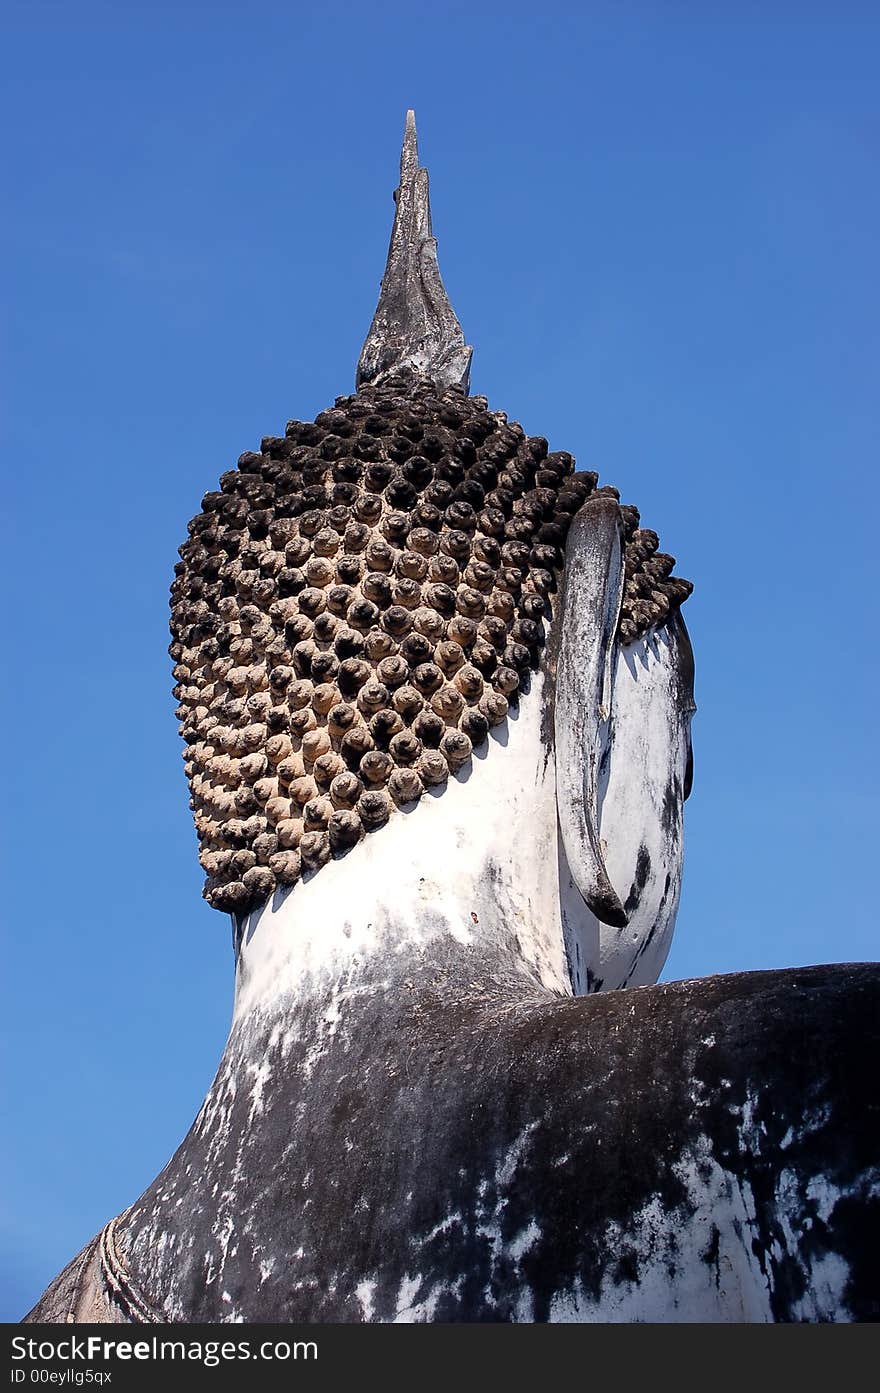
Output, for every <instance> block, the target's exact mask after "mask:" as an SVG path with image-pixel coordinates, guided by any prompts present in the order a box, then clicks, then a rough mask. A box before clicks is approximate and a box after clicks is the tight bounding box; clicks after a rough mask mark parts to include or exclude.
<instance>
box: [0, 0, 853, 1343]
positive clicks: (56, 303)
mask: <svg viewBox="0 0 880 1393" xmlns="http://www.w3.org/2000/svg"><path fill="white" fill-rule="evenodd" d="M4 9H5V22H4V27H5V31H6V32H5V36H4V48H5V64H4V80H3V83H2V87H0V107H2V124H3V131H4V135H5V139H4V141H3V146H4V149H3V193H4V196H5V204H6V214H5V218H4V221H3V227H2V231H0V238H2V263H0V264H2V268H3V281H4V302H5V305H4V308H5V314H4V350H3V353H4V363H3V367H4V373H3V380H4V383H5V386H4V404H3V407H4V409H3V439H4V449H3V457H4V460H5V463H6V466H7V467H6V482H5V490H4V491H5V501H6V504H7V505H8V506H7V508H6V509H5V510H4V511H5V512H6V517H7V521H6V524H5V538H4V543H3V548H2V563H3V566H4V568H5V572H6V575H5V581H4V594H5V597H6V599H5V606H4V610H5V614H4V622H3V648H4V657H5V668H6V674H7V676H6V680H5V682H4V684H3V691H2V700H3V702H4V705H5V714H4V725H3V729H4V731H5V739H4V758H3V767H4V774H5V781H4V782H5V790H6V791H5V796H4V798H3V804H2V816H3V850H4V857H5V862H6V866H5V879H4V884H5V889H4V894H3V915H4V920H5V924H4V944H5V946H4V959H5V974H4V975H5V984H4V1003H3V1007H2V1010H3V1017H2V1019H3V1032H2V1033H3V1045H4V1056H5V1064H4V1070H3V1073H4V1088H5V1090H6V1098H5V1103H4V1111H3V1117H4V1121H5V1132H6V1136H5V1138H4V1146H3V1155H2V1175H0V1181H2V1183H0V1195H2V1201H0V1203H2V1211H0V1218H2V1286H0V1316H5V1318H6V1319H17V1318H19V1317H20V1316H21V1315H22V1314H23V1313H24V1312H25V1310H27V1309H28V1308H29V1306H30V1305H31V1304H32V1303H33V1302H34V1300H35V1299H36V1298H37V1296H38V1295H39V1294H40V1292H41V1290H42V1289H43V1287H44V1286H45V1284H46V1283H47V1282H48V1280H49V1279H50V1278H51V1277H52V1276H53V1275H54V1274H55V1272H56V1271H57V1270H58V1269H59V1268H60V1267H61V1266H62V1265H63V1264H64V1263H65V1262H67V1261H68V1259H69V1258H70V1257H72V1256H73V1254H74V1253H75V1252H76V1251H77V1250H78V1249H79V1248H80V1247H81V1245H82V1244H83V1243H84V1242H85V1241H86V1240H87V1239H88V1238H89V1237H90V1236H91V1235H92V1234H93V1233H94V1232H95V1231H97V1229H99V1228H100V1227H101V1225H102V1224H103V1223H104V1222H105V1221H106V1220H107V1219H108V1218H109V1217H110V1216H111V1215H113V1214H114V1213H116V1212H118V1211H119V1210H121V1209H123V1208H124V1207H125V1206H126V1205H128V1204H129V1203H131V1201H132V1200H134V1199H135V1198H136V1196H137V1195H138V1194H139V1193H140V1191H141V1190H142V1189H143V1188H144V1186H145V1185H146V1184H147V1183H148V1182H149V1181H150V1180H151V1179H152V1178H153V1176H154V1175H155V1174H156V1173H157V1171H158V1170H159V1169H160V1168H161V1167H162V1165H164V1163H165V1161H166V1160H167V1159H168V1157H169V1156H170V1154H171V1152H172V1151H173V1150H174V1148H175V1147H176V1145H177V1143H178V1142H179V1140H180V1139H181V1138H182V1137H183V1135H184V1133H185V1132H186V1130H187V1128H188V1127H189V1125H190V1122H191V1121H192V1118H193V1116H194V1115H195V1112H196V1110H197V1108H198V1106H199V1104H200V1102H201V1100H202V1097H203V1095H204V1093H205V1090H206V1088H207V1086H208V1085H209V1083H210V1080H211V1077H212V1074H213V1070H214V1067H215V1065H216V1063H217V1061H218V1059H219V1056H220V1053H221V1051H222V1046H223V1041H224V1038H225V1034H226V1030H227V1027H228V1021H229V1014H230V1006H231V990H232V956H231V947H230V932H229V923H228V920H227V919H225V918H224V917H222V916H221V915H219V914H217V913H215V912H213V911H211V910H209V909H208V908H207V907H206V906H205V905H204V903H203V902H202V900H201V899H200V887H201V880H202V877H201V872H200V870H199V867H198V864H197V861H196V843H195V834H194V831H193V829H192V824H191V820H190V814H189V811H188V808H187V791H186V787H185V781H184V776H183V770H182V763H181V759H180V754H179V742H178V737H177V734H176V723H175V719H174V714H173V712H174V705H175V703H174V701H173V699H172V697H171V694H170V688H171V676H170V661H169V659H168V658H167V654H166V649H167V644H168V633H167V589H168V585H169V582H170V580H171V575H172V567H173V565H174V562H175V560H176V548H177V546H178V544H179V543H180V541H181V540H182V539H183V537H184V535H185V527H186V523H187V520H188V519H189V518H190V517H191V516H192V514H193V513H194V512H195V511H197V509H198V506H199V501H200V498H201V495H202V493H203V492H205V491H206V490H207V489H210V488H213V487H215V484H216V480H217V478H218V476H219V474H220V473H221V472H222V471H223V470H224V469H227V468H229V467H230V466H231V465H233V464H234V462H235V460H236V459H237V457H238V455H239V453H240V452H241V451H242V450H245V449H252V448H254V447H255V446H256V447H257V448H258V445H259V440H260V437H261V436H262V435H265V434H274V433H278V432H283V430H284V425H285V422H286V421H287V420H288V418H290V417H293V416H297V417H300V418H306V419H307V418H310V417H312V416H314V415H315V413H316V412H318V411H320V410H322V409H323V408H324V407H326V406H327V405H329V404H331V403H332V400H333V398H334V396H336V395H337V394H338V393H340V392H345V391H349V390H351V388H352V384H353V378H354V369H355V363H356V360H357V356H358V353H359V350H360V346H361V342H362V340H363V337H364V335H365V333H366V330H367V327H368V325H369V322H370V318H371V315H372V312H373V308H374V305H375V300H376V296H377V292H378V287H379V280H380V278H381V273H382V269H383V266H384V259H385V253H386V250H387V243H388V235H389V230H390V226H391V218H392V213H393V205H392V200H391V192H392V189H393V188H394V186H395V184H396V182H397V160H398V154H399V145H400V138H401V134H402V129H403V119H404V112H405V109H406V107H407V106H410V105H411V106H414V107H415V108H416V112H417V117H418V123H419V132H420V138H421V152H422V159H423V163H426V164H427V166H428V168H429V169H430V172H431V180H432V186H431V187H432V199H433V208H434V224H435V232H436V233H437V234H438V237H439V243H440V262H441V267H442V270H443V275H444V278H445V281H446V285H447V287H448V290H449V293H450V296H451V298H452V301H453V303H454V305H455V308H456V310H457V312H458V314H459V317H460V318H461V320H462V324H463V326H464V329H465V333H466V335H467V337H468V341H469V342H470V343H472V344H474V345H476V354H475V358H474V367H473V390H474V391H476V392H482V393H485V394H486V395H487V396H488V397H489V399H490V402H491V404H492V405H493V406H494V407H495V408H496V409H503V410H506V411H507V412H508V413H509V414H510V415H511V416H512V417H514V418H516V419H518V420H520V421H521V422H522V424H523V425H524V427H525V428H526V430H527V431H530V432H532V433H538V434H544V435H547V436H548V437H549V438H550V440H551V446H552V447H553V448H558V449H567V450H570V451H572V452H573V453H575V454H576V455H577V458H578V463H579V466H580V467H581V468H595V469H598V470H599V471H600V474H601V478H602V482H605V483H614V484H616V485H617V486H618V487H619V488H620V489H621V493H622V497H623V499H624V501H626V502H634V503H636V504H637V505H638V506H639V508H640V509H641V512H642V520H643V523H644V524H645V526H648V527H653V528H656V529H657V530H658V531H659V533H660V536H661V544H662V546H663V548H664V549H665V550H667V551H671V552H672V553H673V554H674V555H675V556H676V557H677V558H678V563H679V564H678V569H679V571H680V573H681V574H683V575H686V576H688V577H690V578H692V579H693V580H694V581H695V583H696V590H695V593H694V595H693V598H692V599H691V600H690V601H689V602H688V604H687V606H686V610H685V613H686V617H687V622H688V625H689V627H690V630H691V634H692V637H693V641H694V647H695V650H696V658H697V701H698V705H699V711H698V714H697V717H696V719H695V723H694V743H695V752H696V782H695V790H694V794H693V797H692V799H691V801H690V803H689V804H688V809H687V826H686V830H687V865H686V871H685V888H684V896H683V901H682V906H681V912H680V915H679V923H678V929H677V933H676V940H675V944H674V946H673V951H672V954H671V957H670V959H669V962H668V964H667V969H666V972H665V974H664V975H665V977H666V978H672V977H689V976H701V975H704V974H707V973H713V972H729V971H735V970H740V969H751V968H767V967H782V966H792V965H798V964H804V963H817V962H829V961H837V960H854V959H868V958H874V957H876V956H877V952H876V917H877V916H876V906H877V892H876V887H875V885H874V875H875V873H876V871H877V865H878V855H877V850H876V838H877V802H876V792H875V791H876V787H877V774H878V770H877V765H876V716H875V714H874V701H873V700H872V697H875V693H876V690H877V677H878V670H877V628H876V614H877V576H878V567H877V545H876V525H877V524H876V519H875V503H876V484H875V479H876V473H877V460H878V418H880V412H878V403H877V368H878V338H880V331H878V325H880V303H878V301H880V294H878V267H877V248H878V242H880V237H878V233H880V228H878V221H880V220H878V211H880V208H878V204H880V199H878V179H877V158H878V127H880V110H878V96H877V71H878V60H880V43H878V39H880V10H878V7H877V5H876V4H874V3H871V0H865V3H862V4H859V3H847V0H837V3H835V4H830V3H821V4H816V3H812V4H811V3H808V2H807V0H797V2H796V0H791V3H787V0H770V3H760V4H759V3H757V0H737V3H733V0H725V2H724V3H712V0H665V2H664V0H653V3H651V2H649V0H643V2H642V3H637V2H636V0H605V3H601V2H596V3H590V2H589V0H587V2H586V3H560V2H559V0H542V3H541V4H534V3H532V0H529V3H521V2H520V0H504V3H494V0H493V2H492V3H480V0H472V3H468V4H459V3H449V0H436V3H432V4H430V5H428V4H420V3H418V0H410V3H407V4H404V3H391V2H390V0H386V2H384V3H383V0H373V2H372V3H368V4H365V3H358V4H351V3H340V2H339V0H335V3H326V4H323V3H322V4H318V3H315V0H313V2H312V3H310V4H298V3H295V0H288V3H280V2H279V0H252V2H251V3H249V4H248V5H244V4H229V3H222V0H221V3H217V2H216V0H215V2H214V3H207V2H206V3H202V4H195V3H191V2H189V3H188V2H187V0H176V3H174V4H170V3H167V0H153V2H152V3H150V4H146V3H142V2H141V3H126V4H120V3H116V0H114V2H113V3H99V2H98V0H78V3H64V4H48V3H42V0H26V3H24V2H23V0H15V2H14V3H11V4H10V3H7V5H6V6H5V7H4Z"/></svg>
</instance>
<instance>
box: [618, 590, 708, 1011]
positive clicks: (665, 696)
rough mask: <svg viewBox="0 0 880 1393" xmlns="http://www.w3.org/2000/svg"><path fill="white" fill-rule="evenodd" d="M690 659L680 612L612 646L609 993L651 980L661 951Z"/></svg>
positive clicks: (669, 905)
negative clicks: (620, 912) (616, 918)
mask: <svg viewBox="0 0 880 1393" xmlns="http://www.w3.org/2000/svg"><path fill="white" fill-rule="evenodd" d="M693 671H694V661H693V653H692V650H691V645H690V639H689V637H688V632H687V629H686V628H685V623H684V620H683V619H682V617H681V614H680V613H679V612H677V611H676V612H674V613H673V614H671V615H670V617H669V619H668V620H667V621H666V623H665V624H662V625H661V626H660V627H659V628H657V629H650V630H649V631H648V633H646V634H645V635H643V636H642V637H641V638H639V639H637V640H636V641H635V642H634V643H631V644H627V646H626V647H625V648H621V647H618V650H617V655H616V665H615V676H614V701H613V711H612V716H611V722H610V727H609V729H608V732H607V739H606V743H605V747H604V750H603V754H602V759H601V763H600V772H599V790H598V797H599V827H600V834H601V841H600V845H601V847H602V849H603V853H604V858H605V867H606V870H607V873H608V876H609V878H610V880H611V883H612V885H614V886H615V888H616V890H617V893H618V895H619V897H620V899H621V900H622V901H623V907H624V911H625V913H626V917H627V922H626V924H625V925H622V926H620V927H618V928H616V929H615V931H614V932H606V933H603V934H602V935H601V936H600V945H599V963H598V966H597V969H596V971H597V974H598V975H599V976H601V977H602V979H603V982H604V983H605V985H606V986H607V987H626V986H645V985H647V984H648V983H651V982H656V980H657V978H658V976H659V975H660V971H661V969H662V967H663V964H664V962H665V960H666V956H667V953H668V952H669V945H670V943H671V941H672V932H673V929H674V927H675V917H676V914H677V911H678V901H679V896H680V892H681V873H682V864H683V855H684V847H683V814H684V800H685V798H686V797H687V795H688V793H689V791H690V788H689V781H690V778H691V775H692V768H693V764H692V757H691V739H690V725H691V717H692V715H693V712H694V699H693Z"/></svg>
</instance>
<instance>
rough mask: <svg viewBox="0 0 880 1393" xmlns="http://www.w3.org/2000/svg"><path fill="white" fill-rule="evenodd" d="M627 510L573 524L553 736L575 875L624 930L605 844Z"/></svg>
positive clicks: (587, 508) (593, 902)
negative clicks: (603, 802)
mask: <svg viewBox="0 0 880 1393" xmlns="http://www.w3.org/2000/svg"><path fill="white" fill-rule="evenodd" d="M623 577H624V565H623V543H622V531H621V520H620V509H619V507H618V505H617V502H616V501H615V500H614V499H613V498H611V497H609V496H607V495H603V496H594V497H593V498H592V499H590V501H589V502H588V503H586V504H585V505H584V507H583V508H581V510H580V512H579V513H578V514H577V516H576V517H575V519H574V522H573V523H572V526H571V530H570V532H569V535H568V542H567V546H566V560H565V575H564V581H563V595H562V605H561V612H560V616H559V624H560V633H559V647H558V666H557V674H556V696H555V709H554V735H555V744H556V801H557V810H558V815H559V827H560V832H561V835H562V843H563V847H564V849H565V853H566V857H567V859H568V864H569V867H570V870H571V875H572V878H573V880H574V882H575V884H576V886H577V888H578V890H579V891H580V893H581V895H582V896H583V899H584V901H585V902H586V904H587V905H588V907H589V908H590V909H591V910H592V912H593V914H595V916H596V918H597V919H599V920H601V921H602V923H604V924H610V925H612V926H614V927H616V928H623V927H624V926H625V925H626V924H627V921H628V915H627V912H626V910H625V909H624V907H623V905H622V904H621V902H620V898H619V896H618V895H617V893H616V891H615V890H614V887H613V886H612V884H611V880H610V878H609V876H608V871H607V869H606V866H605V860H604V856H603V852H602V846H601V843H600V840H599V790H598V784H599V774H600V770H599V765H600V759H601V754H602V749H601V747H602V743H603V742H602V736H603V728H604V726H605V723H606V722H607V721H608V720H609V718H610V714H611V705H612V700H613V683H614V667H615V662H616V651H617V637H616V636H617V623H618V618H619V616H620V606H621V600H622V596H623Z"/></svg>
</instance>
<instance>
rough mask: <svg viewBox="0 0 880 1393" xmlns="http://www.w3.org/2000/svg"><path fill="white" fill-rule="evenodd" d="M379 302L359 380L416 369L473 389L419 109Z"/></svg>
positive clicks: (411, 118)
mask: <svg viewBox="0 0 880 1393" xmlns="http://www.w3.org/2000/svg"><path fill="white" fill-rule="evenodd" d="M394 201H395V204H396V205H397V206H396V211H395V214H394V227H393V228H392V231H391V245H390V247H389V249H388V260H387V262H386V264H385V274H384V276H383V277H382V289H381V291H380V292H379V303H378V305H377V306H376V313H375V314H374V316H373V322H372V324H371V325H370V332H369V333H368V334H367V338H366V342H365V343H364V346H363V349H362V351H361V356H360V360H359V362H358V370H357V385H358V387H362V386H364V384H366V383H368V382H377V381H379V380H380V379H381V378H383V377H385V376H387V375H388V374H389V373H393V372H400V371H401V370H402V369H404V370H405V369H409V370H411V371H412V372H415V373H417V374H419V375H420V376H423V377H427V378H430V379H431V380H432V381H433V382H435V383H436V384H437V386H438V387H463V388H464V389H465V391H467V389H468V383H469V379H470V365H471V357H472V355H473V349H472V348H470V347H469V346H468V345H467V344H466V343H465V341H464V333H463V332H462V327H461V325H460V324H459V322H458V318H457V317H456V314H455V311H454V310H453V308H452V305H451V304H450V302H449V297H448V296H447V294H446V290H445V288H444V285H443V281H442V280H441V277H440V267H439V266H438V264H437V241H436V238H435V237H434V235H433V232H432V229H431V204H430V198H429V193H428V171H427V170H426V169H423V168H421V166H420V165H419V147H418V138H417V135H416V118H415V112H414V111H408V112H407V113H406V127H405V129H404V135H403V148H402V150H401V153H400V186H399V187H398V189H397V191H396V192H395V195H394Z"/></svg>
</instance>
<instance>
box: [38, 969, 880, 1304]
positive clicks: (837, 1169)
mask: <svg viewBox="0 0 880 1393" xmlns="http://www.w3.org/2000/svg"><path fill="white" fill-rule="evenodd" d="M462 983H469V985H468V986H467V987H466V988H465V989H462V985H461V984H462ZM362 985H364V986H366V985H367V984H366V982H364V983H363V984H362ZM392 985H393V989H392V990H383V991H381V992H379V993H376V994H375V995H371V994H370V993H369V992H368V991H366V992H362V993H360V994H358V995H357V996H356V997H352V998H350V999H348V1000H346V1001H343V1002H342V1003H341V1006H340V1016H339V1019H338V1021H337V1023H336V1025H335V1028H334V1029H333V1031H332V1033H329V1034H328V1033H327V1032H326V1031H324V1032H323V1036H322V1039H323V1047H322V1048H321V1049H320V1050H319V1051H318V1052H317V1053H316V1052H315V1049H314V1044H315V1039H316V1035H315V1031H316V1029H317V1026H318V1021H317V1018H316V1019H314V1020H309V1019H307V1018H304V1017H303V1016H302V1015H300V1014H299V1011H300V1009H302V1010H303V1011H308V1010H309V1009H310V1008H309V1007H307V1006H305V1005H303V1006H302V1008H295V1009H294V1010H292V1011H290V1012H289V1013H287V1014H285V1016H284V1028H283V1029H279V1025H280V1020H279V1018H277V1017H273V1016H272V1015H271V1014H269V1015H267V1016H265V1017H263V1018H261V1017H259V1016H254V1017H252V1018H249V1019H248V1020H247V1021H245V1022H242V1023H241V1024H240V1026H239V1027H238V1028H237V1029H236V1030H235V1031H234V1033H233V1036H232V1038H231V1039H230V1042H229V1047H228V1049H227V1053H226V1056H225V1058H224V1061H223V1064H222V1065H221V1069H220V1072H219V1074H218V1076H217V1079H216V1080H215V1083H214V1086H213V1088H212V1090H211V1093H210V1094H209V1097H208V1099H207V1100H206V1103H205V1107H204V1109H203V1110H202V1113H201V1114H200V1117H199V1119H198V1120H197V1122H196V1124H195V1125H194V1127H193V1129H192V1130H191V1132H190V1134H189V1136H188V1137H187V1139H186V1141H185V1142H184V1143H183V1145H182V1146H181V1148H180V1149H179V1151H178V1152H177V1154H176V1155H175V1157H174V1159H173V1161H172V1162H171V1163H170V1164H169V1166H168V1167H167V1168H166V1170H165V1171H164V1172H163V1173H162V1175H161V1176H159V1177H158V1179H157V1180H156V1182H155V1183H154V1184H153V1185H152V1186H151V1187H150V1188H149V1190H148V1191H147V1192H146V1193H145V1195H144V1196H143V1197H142V1198H141V1200H140V1201H138V1203H137V1204H136V1205H135V1206H134V1207H133V1209H132V1211H131V1213H130V1215H129V1216H128V1217H127V1218H125V1219H124V1220H123V1221H122V1225H121V1228H122V1232H121V1237H120V1244H121V1247H122V1248H123V1249H124V1251H125V1254H126V1255H127V1262H128V1265H129V1268H130V1270H131V1273H132V1276H133V1278H134V1280H135V1281H136V1282H137V1283H138V1285H139V1288H140V1290H141V1291H142V1292H143V1293H144V1294H145V1296H146V1299H147V1300H148V1301H149V1302H150V1303H151V1304H152V1305H154V1306H155V1307H157V1308H159V1309H161V1310H162V1311H163V1312H164V1313H165V1316H166V1318H169V1319H173V1320H182V1319H189V1320H203V1321H228V1320H242V1319H244V1320H278V1321H288V1320H290V1321H361V1320H382V1321H387V1320H392V1319H395V1318H396V1319H408V1320H419V1319H431V1320H472V1321H486V1320H488V1321H496V1320H497V1321H510V1320H539V1321H543V1320H604V1321H607V1320H639V1321H657V1320H663V1321H675V1320H689V1321H693V1320H730V1321H741V1320H749V1321H763V1320H776V1321H801V1320H852V1319H855V1320H877V1319H878V1317H880V1289H878V1281H877V1267H876V1247H877V1236H878V1218H880V1204H878V1181H880V1175H878V1155H877V1138H878V1103H880V1100H878V1091H877V1071H876V1069H875V1068H874V1065H873V1060H874V1059H875V1058H876V1053H877V1048H878V1044H880V1041H878V1029H880V1026H878V1022H880V968H878V967H876V966H873V965H857V966H830V967H816V968H802V969H792V970H790V971H785V972H760V973H748V974H737V975H733V976H728V977H711V978H706V979H704V980H701V981H694V982H680V983H671V984H668V985H664V986H656V987H646V988H642V989H640V990H638V991H635V992H623V993H621V992H615V993H606V994H602V995H600V996H593V997H589V998H586V999H579V1000H561V999H555V1000H554V999H551V998H549V997H548V996H547V994H541V993H539V992H534V991H529V990H527V989H525V986H524V983H523V981H522V979H521V978H519V979H517V978H516V977H515V976H514V977H511V976H505V975H502V976H501V977H499V976H498V975H496V974H495V973H493V972H490V971H487V968H486V964H485V963H483V962H480V961H475V960H473V958H469V955H468V953H467V950H463V949H459V950H453V951H451V952H450V954H449V956H448V957H446V959H445V961H443V962H441V961H439V960H438V961H435V962H434V963H433V964H432V965H431V968H430V970H427V969H426V970H423V971H416V972H413V969H412V964H407V965H406V966H403V965H402V966H401V969H400V975H399V980H396V981H395V982H394V983H393V984H392ZM256 1078H259V1079H260V1080H261V1081H262V1082H261V1086H260V1089H259V1090H258V1091H257V1090H256V1086H255V1082H254V1081H255V1079H256ZM319 1158H320V1163H318V1160H319ZM230 1189H231V1193H230V1194H228V1195H227V1203H226V1205H225V1207H224V1209H223V1214H222V1215H221V1214H220V1213H219V1210H218V1201H217V1199H216V1196H217V1194H218V1192H220V1193H224V1194H226V1192H228V1191H230ZM178 1201H181V1203H180V1204H178ZM224 1215H228V1220H227V1218H225V1217H224ZM227 1222H228V1223H229V1224H230V1228H229V1229H228V1230H227V1228H226V1227H225V1226H226V1224H227ZM224 1234H227V1235H229V1237H227V1238H224ZM233 1234H234V1237H231V1236H232V1235H233ZM230 1238H231V1241H230ZM221 1271H222V1280H221V1278H220V1274H221ZM65 1281H66V1279H65V1278H64V1277H63V1276H62V1278H59V1279H57V1281H56V1283H54V1284H53V1286H52V1287H51V1288H50V1289H49V1291H48V1292H47V1293H46V1295H45V1296H44V1298H43V1299H42V1300H41V1302H40V1303H39V1304H38V1305H37V1307H36V1308H35V1309H34V1311H33V1312H32V1313H31V1315H30V1317H29V1319H31V1320H49V1319H63V1315H62V1314H61V1312H62V1308H64V1307H65V1305H66V1303H67V1301H68V1296H67V1294H66V1290H65V1286H64V1284H65Z"/></svg>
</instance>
